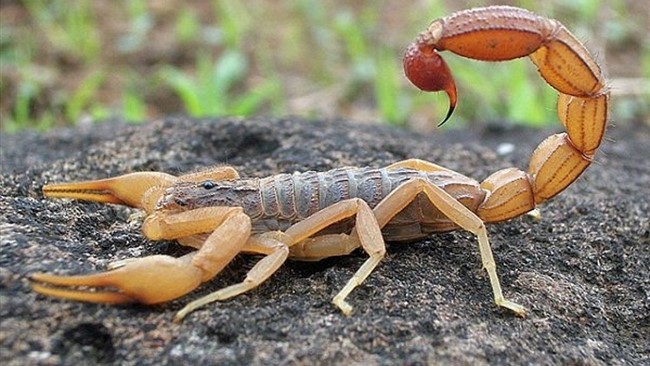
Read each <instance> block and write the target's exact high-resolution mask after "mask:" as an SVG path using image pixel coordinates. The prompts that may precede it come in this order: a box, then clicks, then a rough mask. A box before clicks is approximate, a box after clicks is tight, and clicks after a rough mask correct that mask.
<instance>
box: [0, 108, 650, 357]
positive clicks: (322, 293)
mask: <svg viewBox="0 0 650 366" xmlns="http://www.w3.org/2000/svg"><path fill="white" fill-rule="evenodd" d="M549 133H550V132H549V131H533V130H527V129H519V128H515V129H509V128H504V127H499V126H492V127H487V128H485V129H483V130H481V131H460V130H459V131H450V132H449V133H446V134H438V135H435V136H423V135H421V134H416V133H411V132H408V131H402V130H397V129H392V128H389V127H381V126H366V125H351V124H348V123H345V122H341V121H326V122H325V121H322V122H319V121H303V120H293V119H292V120H288V119H287V120H268V119H256V120H236V119H220V120H204V121H192V120H188V119H183V118H169V119H166V120H161V121H156V122H154V123H151V124H148V125H145V126H137V127H132V126H125V125H121V124H119V123H117V122H109V123H106V124H102V125H94V126H87V127H81V128H77V129H70V130H59V131H52V132H50V133H48V134H45V135H36V134H31V133H26V134H21V135H15V136H6V135H3V136H2V169H1V172H2V178H1V179H2V183H1V184H2V185H1V187H0V194H1V197H0V217H2V221H1V222H0V225H1V226H0V235H1V246H0V300H1V301H2V306H1V308H0V316H1V326H0V329H1V331H2V333H1V336H0V346H1V349H0V350H1V352H2V354H1V359H2V361H4V362H3V363H4V364H9V365H24V364H44V365H49V364H94V363H119V364H138V365H149V364H151V365H160V364H190V363H192V364H204V365H208V364H215V365H216V364H218V365H239V364H254V365H272V364H298V365H312V364H342V363H345V364H348V365H356V364H358V365H361V364H363V365H373V364H376V365H391V364H407V365H418V364H427V363H428V364H452V363H453V364H457V365H458V364H460V365H462V364H465V365H482V364H501V363H510V364H521V363H531V364H553V363H555V364H590V365H591V364H594V365H617V364H643V363H645V364H648V363H650V358H649V356H648V355H649V352H650V339H649V337H650V318H649V314H650V305H649V302H650V273H649V267H650V265H649V263H650V240H649V236H650V233H649V232H650V229H649V219H648V212H650V207H649V203H648V197H649V196H650V188H649V186H648V182H650V166H649V165H648V158H649V157H650V147H649V146H650V144H649V141H650V139H649V137H650V131H649V129H648V128H647V126H628V127H620V128H611V129H610V131H609V134H608V136H609V138H608V139H607V140H606V142H605V144H604V147H603V149H602V150H604V151H602V152H600V153H599V154H598V156H597V159H596V163H595V164H593V166H591V167H590V169H588V170H587V172H586V173H585V175H584V176H583V177H582V178H581V179H580V180H579V181H578V182H577V183H575V184H573V185H572V186H571V187H570V188H569V189H568V190H567V191H566V192H564V193H563V194H562V195H560V196H558V197H557V198H555V199H553V200H552V201H551V202H549V203H547V204H545V205H544V206H542V207H541V209H542V214H543V219H542V220H541V221H539V222H536V221H535V220H533V219H532V218H530V217H522V218H517V219H514V220H512V221H510V222H507V223H503V224H498V225H492V226H490V227H489V231H490V235H491V240H492V245H493V247H494V251H495V255H496V260H497V263H498V269H499V273H500V275H501V279H502V284H503V286H504V290H505V294H506V296H508V297H510V298H512V299H513V300H515V301H517V302H519V303H521V304H523V305H525V306H527V307H528V309H529V311H530V314H529V316H528V317H527V318H526V319H520V318H517V317H515V316H513V315H512V314H510V313H508V312H507V311H503V310H501V309H499V308H497V307H496V306H495V305H493V303H492V299H491V294H492V293H491V290H490V286H489V284H488V280H487V276H486V275H485V273H484V272H483V271H482V270H481V265H480V261H479V255H478V250H477V246H476V240H475V238H473V237H472V236H471V235H468V234H467V233H464V232H455V233H449V234H443V235H437V236H433V237H431V238H430V239H427V240H424V241H420V242H415V243H410V244H393V245H389V254H388V256H387V257H386V259H385V260H384V261H383V262H382V263H381V265H380V266H379V267H378V269H377V270H376V271H375V272H374V273H373V274H372V276H370V277H369V279H368V280H367V281H366V283H365V284H364V285H362V286H361V287H360V288H358V289H357V290H356V291H354V292H353V293H352V295H351V296H350V298H349V300H350V302H351V303H352V304H353V305H354V306H355V310H354V313H353V315H352V316H350V317H345V316H343V315H342V314H341V313H339V312H338V311H337V310H336V309H335V308H334V307H333V306H332V305H330V299H331V297H332V296H333V295H334V294H335V293H336V292H337V290H338V289H339V288H340V287H341V286H343V284H344V283H345V281H346V280H347V279H348V278H349V277H350V276H351V275H352V273H353V272H354V271H355V270H356V269H357V268H358V267H359V266H360V265H361V263H362V262H363V261H364V259H365V255H364V254H363V253H361V252H359V251H357V252H355V253H354V254H353V255H351V256H348V257H342V258H332V259H327V260H324V261H321V262H317V263H304V262H289V263H287V264H286V265H285V266H284V267H283V268H282V269H281V270H280V271H279V272H278V273H277V274H276V275H274V276H273V277H272V278H271V279H270V280H269V281H268V282H267V283H265V284H263V285H262V286H261V287H260V288H258V289H256V290H254V291H252V292H250V293H248V294H245V295H243V296H239V297H238V298H236V299H234V300H231V301H227V302H224V303H219V304H213V305H211V306H209V307H207V308H204V309H201V310H200V311H197V312H196V313H194V314H192V315H191V316H190V317H189V318H188V319H186V320H185V322H183V323H182V324H180V325H177V324H173V323H172V322H171V318H172V316H173V314H174V312H175V311H177V310H178V309H180V308H181V307H182V306H183V304H186V303H187V302H188V301H189V300H190V299H194V298H197V297H199V296H201V295H205V294H207V293H209V292H210V291H213V290H215V289H217V288H220V287H223V286H225V285H226V284H230V283H233V282H235V281H237V280H239V279H241V278H242V277H243V275H244V273H245V271H246V270H247V269H248V268H250V267H251V266H252V264H253V263H254V261H255V258H254V257H241V258H237V259H236V260H235V261H234V263H232V265H231V266H229V267H228V268H227V270H225V271H224V272H223V273H222V274H221V275H220V276H218V277H217V278H216V279H215V280H214V281H212V282H210V283H208V284H206V285H204V286H203V287H201V288H200V289H199V290H197V291H195V292H194V293H192V294H190V295H189V296H187V297H185V298H182V299H179V300H177V301H173V302H171V303H168V304H165V305H161V306H155V307H145V306H137V305H132V306H104V305H93V304H83V303H77V302H68V301H60V300H56V299H50V298H45V297H43V296H40V295H36V294H34V293H32V292H30V290H29V286H28V281H27V276H28V274H29V273H33V272H36V271H54V272H57V273H86V272H90V271H93V270H101V269H102V268H103V267H104V266H105V265H106V264H107V263H108V262H110V261H112V260H117V259H122V258H127V257H133V256H144V255H150V254H154V253H166V254H170V255H175V256H177V255H181V254H182V253H185V252H186V251H187V249H185V248H182V247H180V246H179V245H177V244H175V243H173V242H162V243H154V242H150V241H147V240H146V239H145V238H144V237H143V236H142V235H141V234H140V232H139V227H140V224H141V220H142V215H139V214H138V213H137V211H136V210H133V209H129V208H123V207H119V206H113V205H99V204H92V203H83V202H78V201H69V200H44V199H43V197H42V195H41V193H40V189H41V187H42V185H43V184H44V183H46V182H62V181H71V180H80V179H91V178H93V179H94V178H100V177H107V176H113V175H118V174H122V173H126V172H132V171H143V170H161V171H167V172H171V173H181V172H186V171H191V170H194V169H198V168H201V167H206V166H210V165H215V164H224V163H225V164H230V165H233V166H235V167H236V168H238V169H239V170H240V171H241V172H242V173H243V174H244V175H249V176H263V175H268V174H274V173H278V172H292V171H295V170H308V169H316V170H324V169H329V168H333V167H340V166H345V165H371V166H381V165H385V164H387V163H390V162H394V161H398V160H401V159H405V158H409V157H419V158H423V159H428V160H431V161H435V162H437V163H439V164H442V165H445V166H447V167H449V168H452V169H455V170H457V171H459V172H461V173H464V174H468V175H471V176H473V177H475V178H477V179H482V178H484V177H485V176H487V175H488V174H489V173H490V172H492V171H495V170H497V169H500V168H504V167H508V166H512V165H514V166H519V167H525V166H526V164H527V161H528V159H529V156H530V152H531V151H532V149H533V148H534V146H535V145H537V144H538V143H539V142H540V141H541V140H542V139H543V138H544V136H545V135H548V134H549ZM508 142H509V143H512V144H513V145H514V148H515V149H514V151H513V152H512V153H510V154H507V155H504V156H500V155H498V154H497V153H496V152H495V151H497V147H498V146H499V144H500V143H508Z"/></svg>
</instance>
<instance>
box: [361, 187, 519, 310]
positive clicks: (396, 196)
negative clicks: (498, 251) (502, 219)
mask: <svg viewBox="0 0 650 366" xmlns="http://www.w3.org/2000/svg"><path fill="white" fill-rule="evenodd" d="M420 193H424V194H425V195H426V196H427V198H428V199H429V201H430V202H431V203H432V204H433V205H434V206H435V207H436V208H438V209H439V210H440V211H441V212H442V213H443V214H445V215H446V216H447V217H448V218H449V219H451V220H452V221H453V222H454V223H456V224H457V225H458V226H460V227H461V228H463V229H465V230H467V231H469V232H471V233H473V234H474V235H476V236H477V237H478V243H479V250H480V253H481V261H482V263H483V267H484V268H485V270H486V271H487V273H488V276H489V278H490V283H491V285H492V292H493V294H494V301H495V302H496V304H497V305H499V306H502V307H505V308H508V309H510V310H512V311H514V312H515V313H516V314H517V315H519V316H525V314H526V312H525V309H524V308H523V306H521V305H519V304H516V303H514V302H512V301H509V300H506V299H505V298H504V297H503V293H502V292H501V285H500V284H499V277H498V276H497V272H496V263H495V262H494V257H493V255H492V249H491V248H490V242H489V240H488V236H487V230H486V229H485V224H484V223H483V221H482V220H481V219H480V218H479V217H478V216H476V214H475V213H474V212H472V211H471V210H470V209H468V208H467V207H465V206H463V205H462V204H461V203H460V202H458V201H457V200H455V199H454V198H453V197H452V196H451V195H449V193H447V192H445V190H443V189H442V188H440V187H438V186H436V185H435V184H433V183H431V182H428V181H426V180H424V179H420V178H415V179H412V180H410V181H408V182H406V183H404V184H402V185H401V186H399V187H398V188H397V189H395V190H394V191H393V192H391V193H390V194H389V195H388V196H386V198H384V199H383V200H382V201H381V202H380V203H379V204H378V205H377V206H376V207H375V209H374V213H375V217H376V218H377V222H378V223H379V226H380V227H383V226H384V225H386V224H387V223H388V222H389V221H390V220H391V219H392V218H393V217H394V216H395V215H396V214H398V213H399V212H400V211H402V210H403V209H404V208H405V207H406V206H407V205H408V204H410V203H411V202H412V201H413V200H414V199H415V198H416V197H417V196H418V195H419V194H420Z"/></svg>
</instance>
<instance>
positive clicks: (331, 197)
mask: <svg viewBox="0 0 650 366" xmlns="http://www.w3.org/2000/svg"><path fill="white" fill-rule="evenodd" d="M414 178H420V179H422V180H425V181H427V182H431V183H432V184H435V185H436V186H438V187H440V188H442V189H444V190H445V191H446V192H447V193H449V194H450V195H451V196H453V197H454V199H456V200H458V201H459V202H461V203H462V204H463V205H465V206H466V207H467V208H469V209H470V210H472V211H476V210H477V209H478V207H479V206H480V204H481V203H482V202H483V199H484V198H485V196H486V192H485V191H483V190H482V189H481V188H480V186H479V183H478V182H477V181H475V180H474V179H471V178H468V177H465V176H463V175H461V174H459V173H456V172H453V171H450V170H439V171H433V172H423V171H418V170H414V169H407V168H399V169H387V168H379V169H376V168H356V167H347V168H338V169H333V170H330V171H326V172H315V171H309V172H301V173H293V174H278V175H274V176H270V177H266V178H261V179H259V178H248V179H238V180H222V181H205V182H201V184H198V185H197V184H196V183H193V182H180V183H177V184H176V185H174V186H173V187H171V188H169V189H168V190H167V191H166V193H165V196H164V197H163V199H161V200H160V201H159V206H158V207H157V209H160V210H169V211H181V210H190V209H196V208H200V207H212V206H230V207H241V208H243V210H244V213H245V214H246V215H247V216H249V217H250V218H251V223H252V230H251V231H252V233H254V234H260V233H264V232H268V231H277V230H280V231H285V230H287V229H288V228H289V227H291V225H293V224H295V223H297V222H300V221H303V220H304V219H306V218H308V217H310V216H312V215H313V214H315V213H317V212H319V211H322V210H323V209H325V208H327V207H329V206H332V205H334V204H336V203H338V202H341V201H345V200H348V199H351V198H359V199H361V200H363V201H365V202H366V203H367V204H368V206H370V208H375V207H376V206H377V205H378V204H379V202H381V201H382V200H383V199H384V198H385V197H386V196H388V194H389V193H391V192H392V191H393V190H395V189H396V188H398V187H400V186H401V185H403V184H404V183H406V182H408V181H410V180H413V179H414ZM353 221H354V220H353V219H346V220H342V222H338V223H335V224H332V225H331V226H329V227H327V228H326V229H324V231H323V232H321V233H319V234H322V233H339V232H347V231H349V230H350V229H352V226H353ZM457 228H458V225H457V224H455V223H454V222H453V221H451V220H450V219H449V218H448V217H446V216H445V215H444V214H442V212H440V210H438V209H437V208H436V207H435V206H434V205H433V204H432V203H431V202H430V201H429V200H428V199H427V197H426V196H425V195H424V194H421V195H418V197H417V199H415V200H414V201H413V202H411V203H409V204H408V206H406V207H405V208H404V209H403V210H402V211H401V212H400V213H398V214H397V215H396V216H395V217H394V218H392V219H391V221H390V222H388V223H387V224H386V226H384V227H383V228H382V236H383V237H384V238H385V239H386V240H388V241H404V240H414V239H419V238H422V237H426V236H428V235H430V234H431V233H434V232H443V231H450V230H454V229H457Z"/></svg>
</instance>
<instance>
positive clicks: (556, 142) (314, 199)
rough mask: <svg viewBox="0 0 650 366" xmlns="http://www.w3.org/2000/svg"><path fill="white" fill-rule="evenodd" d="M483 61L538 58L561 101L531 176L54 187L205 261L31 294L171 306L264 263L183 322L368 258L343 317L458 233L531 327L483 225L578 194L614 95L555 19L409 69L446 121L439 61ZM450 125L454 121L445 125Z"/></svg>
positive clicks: (349, 174)
mask: <svg viewBox="0 0 650 366" xmlns="http://www.w3.org/2000/svg"><path fill="white" fill-rule="evenodd" d="M443 50H449V51H451V52H454V53H457V54H459V55H462V56H465V57H468V58H472V59H478V60H486V61H502V60H509V59H513V58H516V57H522V56H529V57H530V58H531V59H532V60H533V62H534V63H535V64H536V65H537V68H538V69H539V72H540V74H541V76H542V77H543V78H544V79H545V80H546V81H547V82H548V83H549V84H550V85H551V86H552V87H554V88H555V89H557V90H558V93H559V98H558V114H559V117H560V120H561V122H562V124H563V125H564V126H565V127H566V130H567V132H566V133H561V134H557V135H553V136H550V137H549V138H547V139H546V140H544V141H543V142H542V143H541V144H540V145H539V147H537V149H536V150H535V151H534V152H533V156H532V159H531V161H530V165H529V168H528V171H527V172H525V171H522V170H519V169H516V168H508V169H503V170H500V171H498V172H496V173H494V174H492V175H490V176H489V177H488V178H487V179H485V180H484V181H483V182H482V183H480V184H479V183H478V182H476V181H474V180H472V179H470V178H467V177H465V176H462V175H460V174H459V173H456V172H453V171H451V170H449V169H446V168H444V167H441V166H438V165H435V164H433V163H429V162H426V161H423V160H418V159H410V160H405V161H401V162H397V163H394V164H392V165H390V166H388V167H386V168H381V169H377V168H342V169H335V170H331V171H327V172H306V173H295V174H279V175H275V176H271V177H268V178H262V179H240V178H239V175H238V173H237V172H236V171H235V170H234V169H233V168H230V167H219V168H213V169H209V170H206V171H202V172H198V173H193V174H187V175H183V176H180V177H174V176H172V175H169V174H165V173H157V172H142V173H132V174H127V175H123V176H120V177H116V178H109V179H103V180H96V181H87V182H78V183H63V184H49V185H46V186H44V187H43V192H44V194H45V196H48V197H67V198H76V199H83V200H90V201H97V202H106V203H117V204H124V205H129V206H133V207H139V208H142V209H144V210H145V212H146V213H147V217H146V219H145V220H144V223H143V232H144V234H145V236H147V237H148V238H150V239H152V240H158V239H176V240H178V242H179V243H181V244H183V245H187V246H191V247H194V248H196V249H197V250H196V251H194V252H192V253H190V254H187V255H185V256H183V257H180V258H172V257H169V256H162V255H157V256H150V257H144V258H138V259H127V260H123V261H119V262H115V263H112V264H111V265H110V266H109V271H108V272H104V273H99V274H91V275H83V276H58V275H51V274H34V275H33V276H32V287H33V289H34V290H35V291H37V292H39V293H42V294H45V295H51V296H56V297H61V298H67V299H75V300H81V301H88V302H99V303H126V302H134V301H137V302H142V303H146V304H155V303H160V302H165V301H169V300H172V299H175V298H178V297H180V296H183V295H185V294H187V293H188V292H190V291H192V290H193V289H194V288H196V287H197V286H198V285H199V284H201V283H202V282H205V281H208V280H210V279H211V278H213V277H214V276H216V275H217V274H218V273H219V272H220V271H221V270H222V269H223V268H224V267H225V266H226V265H227V264H228V263H229V262H230V261H231V260H232V259H233V258H234V257H235V256H236V255H237V254H239V253H256V254H261V255H263V257H262V259H260V260H259V261H258V262H257V264H256V265H255V266H254V267H253V268H252V269H251V270H250V271H249V272H248V274H247V276H246V278H245V279H244V280H243V281H242V282H241V283H238V284H234V285H232V286H229V287H226V288H224V289H221V290H219V291H216V292H214V293H212V294H210V295H208V296H205V297H203V298H200V299H198V300H196V301H194V302H192V303H190V304H189V305H187V306H186V307H185V308H183V309H182V310H181V311H180V312H179V313H177V315H176V318H175V319H176V320H180V319H182V318H183V317H184V316H185V315H187V314H188V313H189V312H191V311H193V310H195V309H196V308H198V307H201V306H203V305H205V304H207V303H210V302H213V301H218V300H225V299H228V298H230V297H233V296H236V295H238V294H241V293H243V292H246V291H249V290H251V289H253V288H255V287H256V286H258V285H259V284H260V283H262V282H264V281H265V280H266V279H267V278H269V277H270V276H271V275H272V274H273V273H274V272H275V271H277V270H278V269H279V268H280V267H281V265H282V264H283V263H284V261H285V260H286V259H287V258H293V259H300V260H318V259H321V258H326V257H331V256H340V255H346V254H348V253H350V252H351V251H353V250H355V249H357V248H362V249H363V250H364V251H365V252H366V253H368V255H369V258H368V259H367V260H366V261H365V263H364V264H363V265H362V266H361V267H360V268H359V269H358V271H357V272H356V273H355V274H354V276H353V277H352V278H351V279H350V280H349V281H348V282H347V284H346V285H345V286H344V287H343V289H341V290H340V291H339V293H338V294H337V295H336V296H335V297H334V299H333V303H334V304H335V305H336V306H337V307H338V308H340V309H341V310H342V311H343V312H344V313H345V314H349V313H350V311H351V309H352V307H351V306H350V305H349V304H348V303H347V302H346V301H345V299H346V297H347V296H348V294H350V292H351V291H352V290H353V289H354V288H355V287H357V286H358V285H359V284H361V283H362V282H363V281H364V280H365V278H366V277H367V276H368V275H370V274H371V272H372V271H373V269H374V268H375V267H376V266H377V265H378V263H379V262H380V261H381V259H382V258H383V257H384V255H385V252H386V248H385V244H384V238H385V239H387V240H393V241H400V240H412V239H414V238H419V237H422V236H426V235H428V234H430V233H432V232H440V231H448V230H453V229H457V228H461V229H464V230H467V231H470V232H472V233H473V234H475V235H476V236H477V238H478V243H479V250H480V255H481V260H482V263H483V266H484V267H485V269H486V270H487V273H488V276H489V278H490V284H491V286H492V292H493V296H494V300H495V302H496V303H497V304H498V305H500V306H502V307H505V308H508V309H510V310H512V311H514V312H515V313H516V314H518V315H521V316H523V315H524V314H525V310H524V308H523V307H522V306H521V305H518V304H516V303H514V302H512V301H509V300H507V299H505V298H504V296H503V294H502V292H501V287H500V285H499V279H498V276H497V272H496V265H495V262H494V258H493V257H492V251H491V249H490V244H489V241H488V237H487V231H486V229H485V225H484V224H485V223H489V222H498V221H503V220H508V219H510V218H513V217H516V216H519V215H521V214H524V213H526V212H529V211H531V210H533V209H534V208H535V206H536V205H537V204H539V203H541V202H543V201H545V200H547V199H549V198H551V197H553V196H555V195H557V194H558V193H559V192H561V191H562V190H563V189H565V188H566V187H567V186H569V185H570V184H571V183H572V182H573V181H575V179H577V177H578V176H579V175H580V174H581V173H582V172H583V171H584V170H585V168H586V167H587V166H588V165H589V164H590V163H591V160H592V158H593V156H594V154H595V153H596V150H597V149H598V147H599V145H600V143H601V141H602V139H603V135H604V131H605V126H606V120H607V104H608V97H609V94H608V91H607V89H606V87H605V81H604V79H603V76H602V74H601V72H600V69H599V67H598V65H597V64H596V62H595V61H594V60H593V59H592V57H591V56H590V55H589V53H588V52H587V50H586V49H585V47H584V46H583V45H582V44H581V43H580V42H579V41H578V40H576V38H575V37H574V36H573V35H572V34H571V33H569V31H567V30H566V29H565V28H564V26H562V25H561V24H560V23H558V22H557V21H555V20H552V19H547V18H543V17H540V16H537V15H535V14H533V13H531V12H529V11H526V10H523V9H519V8H513V7H507V6H493V7H486V8H478V9H471V10H465V11H461V12H458V13H455V14H452V15H450V16H449V17H445V18H442V19H439V20H436V21H434V22H433V23H432V24H431V25H430V26H429V28H428V29H427V30H426V31H425V32H423V33H421V34H420V35H419V36H418V37H417V39H416V41H415V43H413V44H412V45H411V46H409V48H408V50H407V52H406V54H405V58H404V67H405V72H406V75H407V77H408V78H409V79H410V80H411V81H412V82H413V83H414V84H415V85H416V86H417V87H419V88H420V89H422V90H426V91H438V90H443V91H445V92H446V93H447V94H448V95H449V98H450V108H449V112H448V115H447V118H449V116H450V115H451V113H452V112H453V109H454V106H455V105H456V99H457V98H456V86H455V84H454V81H453V77H452V76H451V73H450V71H449V68H448V67H447V65H446V64H445V63H444V61H443V60H442V58H441V57H440V55H439V54H438V51H443ZM447 118H446V119H447Z"/></svg>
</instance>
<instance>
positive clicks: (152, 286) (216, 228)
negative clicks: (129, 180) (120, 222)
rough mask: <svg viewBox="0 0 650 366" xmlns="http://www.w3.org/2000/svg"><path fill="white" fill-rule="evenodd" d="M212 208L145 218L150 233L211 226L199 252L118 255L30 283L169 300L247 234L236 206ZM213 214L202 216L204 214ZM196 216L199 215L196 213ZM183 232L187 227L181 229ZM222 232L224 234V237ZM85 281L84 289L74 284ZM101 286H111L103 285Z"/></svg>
mask: <svg viewBox="0 0 650 366" xmlns="http://www.w3.org/2000/svg"><path fill="white" fill-rule="evenodd" d="M210 209H211V211H209V212H208V211H200V210H193V211H186V212H183V213H180V214H172V215H169V216H168V217H163V218H161V219H160V221H161V222H158V223H155V224H151V223H145V227H148V226H149V228H148V230H150V233H154V234H160V235H163V236H165V237H166V236H174V235H176V234H177V232H176V231H175V230H176V229H174V226H170V227H167V226H166V225H168V224H169V223H170V222H172V223H173V225H176V224H178V225H179V226H188V225H187V224H191V223H192V222H194V223H196V225H195V230H198V231H195V232H194V233H195V234H196V233H198V232H204V231H205V230H208V228H209V226H210V225H213V226H212V228H210V230H213V231H212V233H211V234H210V236H209V237H208V239H207V240H206V241H205V243H204V245H203V246H202V247H201V249H200V250H198V251H197V252H193V253H190V254H187V255H185V256H182V257H180V258H173V257H170V256H165V255H154V256H149V257H144V258H138V259H133V260H127V261H122V262H120V263H119V265H114V266H112V267H111V268H113V270H111V271H108V272H103V273H98V274H91V275H82V276H56V275H51V274H44V273H37V274H34V275H32V277H31V280H32V281H33V283H32V288H33V289H34V290H35V291H36V292H39V293H41V294H44V295H49V296H55V297H60V298H67V299H73V300H80V301H87V302H95V303H113V304H119V303H127V302H141V303H144V304H156V303H161V302H166V301H169V300H173V299H175V298H178V297H180V296H183V295H185V294H187V293H188V292H190V291H192V290H193V289H195V288H196V287H197V286H198V285H199V284H200V283H201V282H205V281H207V280H209V279H211V278H213V277H214V276H216V275H217V274H218V273H219V272H220V271H221V270H222V269H223V268H224V267H225V266H226V265H227V264H228V263H229V262H230V261H231V260H232V259H233V258H234V257H235V255H237V254H238V253H239V252H240V251H241V250H242V248H243V247H244V245H245V244H246V241H247V240H248V237H249V236H250V230H251V223H250V218H249V217H248V216H247V215H245V214H244V213H243V210H242V209H241V208H239V207H232V208H223V207H211V208H210ZM207 214H212V215H213V216H212V219H206V220H203V215H207ZM177 216H178V217H177ZM196 216H199V217H198V218H197V217H196ZM183 233H185V232H184V231H183ZM224 238H227V239H226V240H224ZM77 287H84V289H77ZM102 288H109V289H110V290H109V289H107V290H102Z"/></svg>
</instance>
